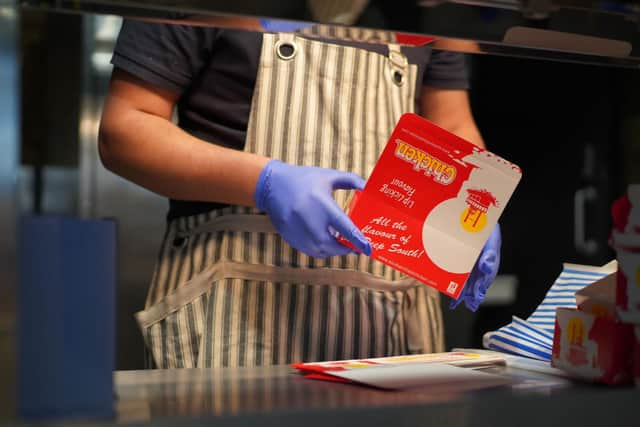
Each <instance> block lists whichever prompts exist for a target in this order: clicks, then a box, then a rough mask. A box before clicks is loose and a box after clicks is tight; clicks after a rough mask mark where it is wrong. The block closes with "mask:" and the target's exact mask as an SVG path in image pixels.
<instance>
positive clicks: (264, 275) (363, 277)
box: [136, 260, 424, 327]
mask: <svg viewBox="0 0 640 427" xmlns="http://www.w3.org/2000/svg"><path fill="white" fill-rule="evenodd" d="M223 279H242V280H251V281H256V282H263V281H265V280H266V281H270V282H276V283H299V284H304V285H309V286H318V285H320V286H327V285H331V286H341V287H354V286H356V284H357V286H358V287H362V288H367V289H369V290H374V291H383V292H390V291H406V290H408V289H411V288H414V287H416V286H424V285H420V284H418V283H417V282H416V281H415V280H413V279H412V278H409V277H406V278H403V279H400V280H397V281H393V282H392V281H389V280H387V279H384V278H380V277H376V276H374V275H372V274H370V273H365V272H361V271H355V270H343V269H335V268H297V267H275V266H272V265H256V264H247V263H240V262H233V261H226V260H223V261H221V262H218V263H216V264H214V265H213V266H211V267H210V268H209V269H208V270H207V271H205V272H203V273H202V274H199V275H197V276H196V277H194V278H193V279H192V280H190V281H189V282H187V283H185V284H184V286H182V287H181V288H179V289H177V290H176V291H174V292H173V293H171V294H169V295H167V296H166V297H165V298H164V299H163V300H162V301H160V302H159V303H157V304H155V305H153V306H152V307H150V308H149V309H147V310H145V311H140V312H138V313H136V318H137V320H138V322H139V323H140V325H141V326H142V327H148V326H150V325H151V324H153V323H155V322H157V321H159V320H162V319H163V318H164V317H165V316H166V315H167V314H168V313H170V312H173V311H176V310H178V309H180V308H181V307H183V306H184V305H185V304H187V303H189V302H191V301H193V300H195V299H196V298H198V297H199V296H200V295H202V294H204V293H206V292H208V291H209V289H211V286H212V283H213V286H216V285H215V282H218V281H220V280H223Z"/></svg>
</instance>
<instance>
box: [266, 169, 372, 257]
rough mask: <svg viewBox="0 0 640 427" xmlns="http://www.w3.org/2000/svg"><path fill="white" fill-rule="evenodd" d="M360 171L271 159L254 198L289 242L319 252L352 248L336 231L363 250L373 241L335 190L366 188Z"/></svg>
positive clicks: (338, 252) (330, 253)
mask: <svg viewBox="0 0 640 427" xmlns="http://www.w3.org/2000/svg"><path fill="white" fill-rule="evenodd" d="M364 184H365V182H364V180H363V179H362V178H361V177H359V176H358V175H356V174H353V173H347V172H340V171H337V170H333V169H323V168H317V167H307V166H293V165H289V164H286V163H283V162H281V161H279V160H271V161H269V163H267V165H266V166H265V167H264V169H263V170H262V172H261V173H260V177H259V178H258V184H257V185H256V191H255V194H254V200H255V203H256V207H257V208H258V209H260V210H262V211H264V212H266V213H267V214H268V215H269V217H270V218H271V222H272V223H273V225H274V226H275V228H276V230H277V231H278V232H279V233H280V234H281V235H282V237H283V238H284V240H286V241H287V243H289V244H290V245H291V246H293V247H294V248H296V249H298V250H299V251H302V252H304V253H305V254H307V255H309V256H312V257H316V258H326V257H330V256H336V255H346V254H349V253H353V252H354V251H353V249H350V248H348V247H347V246H345V245H342V244H341V243H339V242H338V241H337V239H336V236H335V232H336V231H337V232H338V233H340V234H341V235H342V237H344V238H345V239H347V240H348V241H350V242H351V243H352V244H353V245H354V246H355V247H356V248H358V249H359V250H360V251H361V252H363V253H364V254H365V255H371V244H370V243H369V241H368V240H367V239H366V238H365V237H364V235H363V234H362V233H361V232H360V230H359V229H358V228H357V227H356V226H355V225H354V224H353V222H352V221H351V219H350V218H349V217H348V216H347V214H346V213H344V211H343V210H342V209H340V207H338V204H337V203H336V201H335V200H334V198H333V191H334V190H338V189H342V190H349V189H359V190H362V189H363V188H364Z"/></svg>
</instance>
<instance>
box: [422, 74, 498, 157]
mask: <svg viewBox="0 0 640 427" xmlns="http://www.w3.org/2000/svg"><path fill="white" fill-rule="evenodd" d="M421 103H422V105H421V108H422V110H421V112H422V116H423V117H424V118H426V119H427V120H429V121H431V122H433V123H435V124H437V125H438V126H440V127H442V128H444V129H446V130H448V131H449V132H451V133H454V134H456V135H458V136H459V137H460V138H463V139H466V140H467V141H469V142H472V143H474V144H476V145H478V146H480V147H482V148H485V144H484V141H483V139H482V135H481V134H480V131H479V130H478V126H477V125H476V122H475V120H474V119H473V114H472V112H471V106H470V104H469V95H468V93H467V91H466V90H464V89H441V88H436V87H433V86H423V87H422V97H421Z"/></svg>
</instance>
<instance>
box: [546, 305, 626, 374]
mask: <svg viewBox="0 0 640 427" xmlns="http://www.w3.org/2000/svg"><path fill="white" fill-rule="evenodd" d="M633 344H634V341H633V327H632V326H631V325H628V324H624V323H621V322H620V321H618V320H616V319H614V318H612V317H609V316H598V315H596V314H593V313H588V312H583V311H580V310H577V309H574V308H566V307H562V308H558V310H557V313H556V327H555V334H554V340H553V350H552V355H551V365H552V366H554V367H556V368H560V369H562V370H564V371H566V372H567V373H569V374H570V375H572V376H575V377H578V378H581V379H585V380H589V381H593V382H601V383H604V384H611V385H617V384H628V383H630V382H631V381H632V378H633V377H632V368H633V363H632V360H633V359H632V355H633Z"/></svg>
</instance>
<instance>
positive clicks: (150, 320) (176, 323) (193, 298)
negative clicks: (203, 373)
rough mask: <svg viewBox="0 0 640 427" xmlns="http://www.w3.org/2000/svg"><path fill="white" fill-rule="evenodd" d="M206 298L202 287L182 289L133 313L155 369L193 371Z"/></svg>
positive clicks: (198, 347) (199, 342)
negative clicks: (184, 369)
mask: <svg viewBox="0 0 640 427" xmlns="http://www.w3.org/2000/svg"><path fill="white" fill-rule="evenodd" d="M192 285H193V284H192ZM208 295H209V292H208V289H207V288H204V287H203V286H199V287H198V286H185V287H182V288H180V289H178V290H177V291H175V292H174V293H172V294H170V295H168V296H167V297H165V298H164V299H163V300H162V301H160V302H158V303H157V304H154V305H152V306H151V307H149V308H148V309H147V310H144V311H140V312H138V313H136V320H137V321H138V325H139V327H140V330H141V331H142V335H143V337H144V341H145V344H146V346H147V348H148V349H149V351H150V352H151V354H152V356H153V360H154V363H155V365H156V367H157V368H160V369H168V368H195V367H197V361H198V355H199V352H200V345H201V338H202V330H203V328H204V326H203V325H204V323H205V319H206V310H207V300H208Z"/></svg>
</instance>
